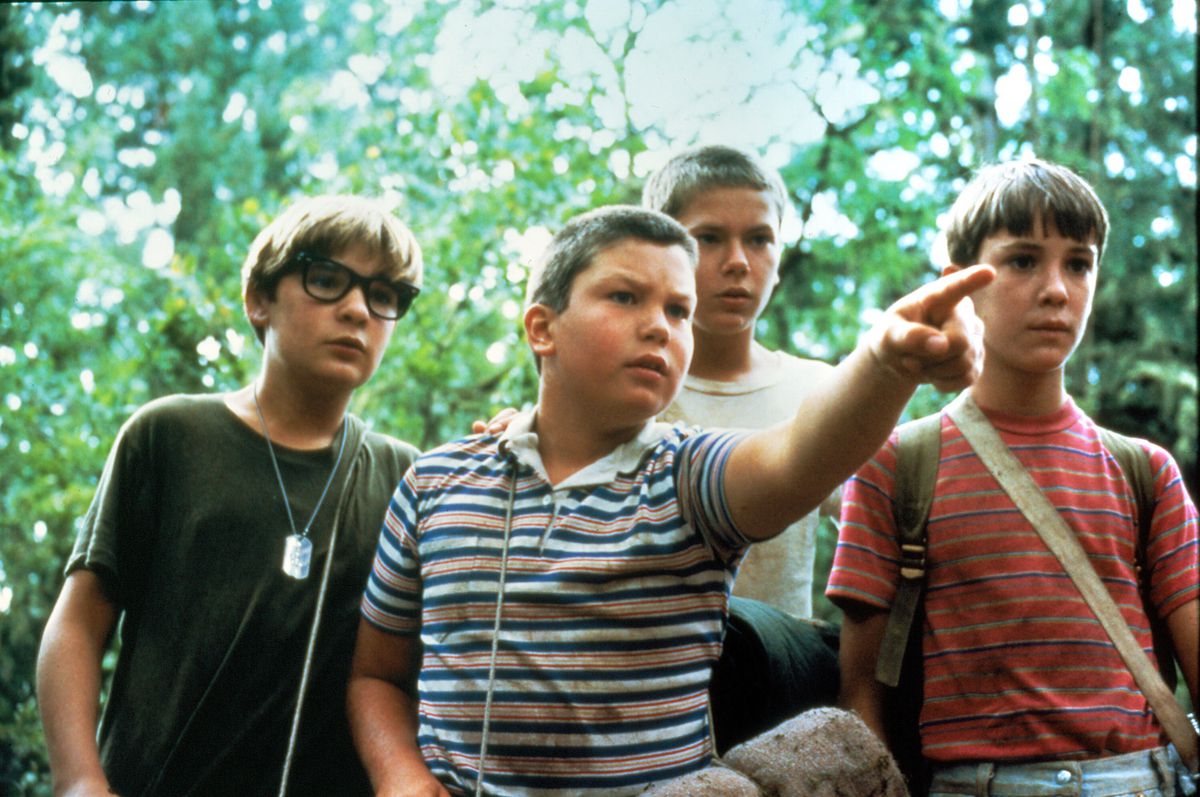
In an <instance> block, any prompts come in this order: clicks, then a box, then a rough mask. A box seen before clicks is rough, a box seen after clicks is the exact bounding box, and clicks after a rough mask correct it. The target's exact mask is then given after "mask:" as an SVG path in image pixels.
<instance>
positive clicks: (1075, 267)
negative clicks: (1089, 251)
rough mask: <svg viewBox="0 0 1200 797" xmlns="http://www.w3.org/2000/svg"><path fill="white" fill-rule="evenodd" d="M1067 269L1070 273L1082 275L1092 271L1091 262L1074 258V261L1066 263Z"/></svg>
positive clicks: (1084, 258)
mask: <svg viewBox="0 0 1200 797" xmlns="http://www.w3.org/2000/svg"><path fill="white" fill-rule="evenodd" d="M1067 268H1069V269H1070V270H1071V271H1075V272H1079V273H1081V274H1084V273H1087V272H1088V271H1091V270H1092V261H1091V260H1089V259H1087V258H1086V257H1079V258H1075V259H1074V260H1070V261H1068V262H1067Z"/></svg>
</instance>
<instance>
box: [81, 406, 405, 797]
mask: <svg viewBox="0 0 1200 797" xmlns="http://www.w3.org/2000/svg"><path fill="white" fill-rule="evenodd" d="M350 424H351V426H350V427H349V428H350V432H349V435H348V437H347V442H346V453H345V457H344V459H343V461H342V464H341V466H340V467H339V469H338V476H337V477H336V478H335V480H334V482H333V484H332V486H331V487H330V489H329V495H328V496H327V497H326V499H325V503H324V504H323V505H322V507H321V510H320V513H319V515H318V516H317V518H316V520H315V522H314V523H313V526H312V530H311V532H310V534H309V536H310V538H311V539H312V541H313V558H312V568H311V572H310V574H309V576H308V578H307V579H306V580H303V581H297V580H295V579H292V578H289V577H288V576H286V575H284V573H283V572H282V570H281V569H280V566H281V562H282V559H283V546H284V540H285V538H286V537H287V536H288V535H289V534H290V533H291V528H290V526H289V525H288V519H287V512H286V510H285V508H284V505H283V498H282V496H281V495H280V491H279V485H278V481H277V479H276V476H275V472H274V470H273V468H272V465H271V459H270V456H269V454H268V452H267V445H266V442H265V440H264V439H263V438H262V437H261V436H260V435H258V434H256V433H255V432H254V431H252V430H251V429H249V428H248V427H247V426H245V424H243V423H242V422H241V421H240V420H238V419H237V418H236V417H235V416H234V415H233V413H232V412H230V410H229V409H228V408H227V407H226V406H225V405H224V403H223V401H222V399H221V397H219V396H172V397H168V398H164V399H159V400H157V401H154V402H151V403H150V404H147V405H146V406H145V407H143V408H142V409H141V410H139V411H138V412H137V413H136V414H135V415H134V416H133V417H132V418H131V419H130V420H129V422H128V423H126V425H125V426H124V428H123V429H122V430H121V433H120V435H119V437H118V439H117V442H116V444H115V445H114V446H113V450H112V452H111V453H110V455H109V459H108V462H107V464H106V466H105V469H104V474H103V476H102V477H101V480H100V485H99V487H98V489H97V492H96V497H95V499H94V500H93V503H92V506H91V508H90V509H89V510H88V513H87V515H86V517H85V518H84V522H83V527H82V529H81V531H80V534H79V538H78V540H77V541H76V545H75V551H74V553H73V554H72V556H71V558H70V561H69V562H68V564H67V572H68V573H69V572H71V571H73V570H75V569H78V568H86V569H89V570H92V571H94V572H96V573H97V574H98V575H99V577H100V578H101V580H102V583H103V584H104V585H105V589H106V590H107V591H108V592H109V594H110V596H111V597H112V598H113V600H114V601H115V602H116V604H117V606H118V607H119V609H120V610H121V611H122V612H123V615H122V619H121V625H120V639H121V648H120V655H119V658H118V661H117V666H116V672H115V674H114V677H113V681H112V684H111V687H110V690H109V695H108V700H107V702H106V704H105V707H104V714H103V717H102V719H101V722H100V746H101V757H102V760H103V762H104V767H105V771H106V772H107V774H108V777H109V780H110V782H111V784H112V786H113V788H114V789H115V790H116V791H117V792H118V793H120V794H122V795H125V796H126V797H133V796H134V795H143V794H161V795H183V794H196V795H216V794H221V795H224V794H237V795H256V794H275V793H276V792H277V791H278V788H279V779H280V775H281V772H282V768H283V760H284V752H285V748H286V744H287V738H288V734H289V732H290V726H291V716H292V711H293V708H294V705H295V698H296V693H297V688H298V685H299V679H300V672H301V668H302V665H303V660H304V652H305V649H306V646H307V642H308V634H309V629H310V627H311V623H312V614H313V610H314V607H315V604H316V597H317V591H318V589H319V586H320V580H321V574H322V571H323V568H324V565H325V560H326V556H327V553H328V549H329V539H330V532H331V527H332V523H333V519H334V517H335V515H336V514H337V512H338V506H339V504H341V505H342V508H341V514H340V528H339V532H338V539H337V543H336V555H335V557H334V565H333V570H332V572H331V574H330V581H329V587H328V593H327V595H326V598H325V607H324V610H323V613H322V614H323V616H322V620H321V631H320V636H319V637H318V641H317V647H316V651H315V654H314V658H313V670H312V675H311V680H310V684H309V688H308V694H307V697H306V699H305V703H304V710H303V720H302V725H301V732H300V737H299V741H298V744H297V749H296V752H295V755H294V759H293V765H292V767H293V768H292V774H291V777H290V779H289V794H294V795H304V794H312V795H318V794H319V795H328V794H338V795H341V794H356V793H369V788H368V786H367V782H366V780H365V776H364V775H363V773H362V769H361V765H360V764H359V762H358V759H357V756H356V755H355V753H354V750H353V747H352V745H351V743H350V737H349V731H348V728H347V726H346V721H345V684H346V678H347V674H348V672H349V663H350V656H351V653H352V649H353V640H354V632H355V629H356V628H357V623H358V604H359V599H360V598H361V595H362V590H363V586H364V584H365V581H366V578H367V575H368V573H369V571H370V567H371V561H372V557H373V554H374V550H375V545H376V542H377V540H378V535H379V528H380V525H381V523H382V520H383V516H384V513H385V511H386V509H387V503H388V500H389V499H390V497H391V494H392V492H393V490H394V489H395V487H396V485H397V483H398V482H399V481H400V479H401V477H402V476H403V474H404V471H405V469H406V468H407V467H408V465H409V464H410V463H411V461H412V459H413V457H414V456H415V455H416V453H417V452H416V449H414V448H413V447H411V446H409V445H407V444H404V443H401V442H399V441H396V440H393V439H391V438H388V437H385V436H383V435H379V434H375V433H371V432H366V431H365V430H364V429H363V427H362V423H361V422H360V421H358V420H357V419H354V418H351V419H350ZM360 438H361V439H362V442H363V444H362V446H361V447H358V448H357V449H356V447H355V445H354V444H355V442H356V441H357V440H359V439H360ZM275 452H276V455H277V457H278V460H279V467H280V470H281V471H282V474H283V480H284V484H285V485H286V487H287V494H288V498H289V499H290V501H291V505H292V513H293V516H294V517H295V519H296V525H297V527H298V528H303V526H304V524H305V523H306V522H307V520H308V518H309V516H310V514H311V513H312V510H313V506H314V505H315V504H316V501H317V499H318V497H319V496H320V494H321V489H322V488H323V487H324V485H325V480H326V479H327V478H328V476H329V472H330V469H331V467H332V466H333V463H334V460H335V458H336V455H337V441H336V440H335V444H334V446H333V447H331V448H329V449H325V450H322V451H315V452H302V451H293V450H289V449H286V448H283V447H281V446H276V447H275ZM343 495H344V496H345V497H344V498H343Z"/></svg>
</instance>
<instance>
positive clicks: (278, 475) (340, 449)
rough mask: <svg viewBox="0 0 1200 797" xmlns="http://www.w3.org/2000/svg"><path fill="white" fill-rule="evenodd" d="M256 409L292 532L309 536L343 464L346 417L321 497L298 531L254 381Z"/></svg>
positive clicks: (299, 535)
mask: <svg viewBox="0 0 1200 797" xmlns="http://www.w3.org/2000/svg"><path fill="white" fill-rule="evenodd" d="M254 411H255V412H257V413H258V422H259V423H260V424H262V431H263V437H264V438H266V440H267V453H269V454H270V455H271V465H273V466H274V468H275V478H276V479H278V480H279V492H280V494H281V495H282V496H283V508H284V509H286V510H287V518H288V525H289V526H291V527H292V534H294V535H296V536H298V537H307V536H308V531H309V529H311V528H312V524H313V521H314V520H316V519H317V513H318V512H320V511H321V506H322V505H323V504H324V503H325V496H326V495H327V494H328V493H329V485H331V484H333V477H334V476H336V475H337V470H338V465H341V464H342V454H343V453H345V451H346V427H348V426H349V424H348V423H346V418H345V417H344V416H343V417H342V442H341V444H340V445H339V446H338V453H337V459H336V460H334V462H333V467H332V468H331V469H330V470H329V478H328V479H326V480H325V487H324V489H322V490H321V497H320V498H318V499H317V505H316V506H314V507H313V511H312V514H311V515H309V517H308V522H307V523H305V524H304V531H302V532H298V531H296V520H295V518H293V517H292V502H291V501H289V500H288V494H287V488H286V487H284V486H283V473H281V472H280V470H279V460H277V459H276V458H275V447H274V446H273V445H271V435H269V434H268V433H267V420H266V418H264V417H263V412H262V407H260V406H259V405H258V383H257V382H255V383H254Z"/></svg>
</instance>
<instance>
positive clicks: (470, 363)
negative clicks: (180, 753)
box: [0, 0, 1198, 794]
mask: <svg viewBox="0 0 1200 797" xmlns="http://www.w3.org/2000/svg"><path fill="white" fill-rule="evenodd" d="M685 5H686V6H687V7H686V9H685V8H684V6H685ZM1038 5H1040V6H1042V9H1041V10H1040V11H1039V12H1038V13H1035V14H1033V15H1032V16H1030V18H1029V19H1028V20H1026V21H1022V20H1021V19H1019V18H1018V17H1013V16H1012V15H1011V9H1014V8H1017V9H1027V7H1026V6H1022V5H1020V4H1013V3H1000V2H993V1H991V0H976V1H975V2H974V3H971V4H963V3H959V4H957V7H958V11H957V12H955V15H954V16H946V13H949V12H946V11H944V9H946V8H953V7H955V4H953V3H938V4H932V3H930V4H915V5H914V4H908V5H905V4H898V3H874V2H859V1H854V2H844V3H819V2H805V1H804V0H797V1H796V2H783V0H753V1H751V0H747V2H746V3H741V4H737V5H736V6H735V5H732V4H721V3H715V4H713V5H712V6H711V7H710V6H705V5H704V4H683V3H680V2H667V1H666V0H630V2H628V3H606V2H599V1H598V0H593V2H581V3H534V4H520V3H504V4H500V3H487V2H472V0H454V1H453V2H420V1H419V0H414V2H411V3H399V4H393V3H386V4H385V3H382V2H355V3H333V2H330V1H329V0H306V2H304V3H293V2H286V3H285V2H273V3H272V2H265V1H263V2H253V3H252V2H246V1H245V0H242V1H241V2H223V1H218V0H193V1H192V2H186V3H184V2H178V3H149V2H130V3H124V2H116V3H58V4H45V5H39V4H31V5H5V6H0V138H3V139H4V140H5V141H6V142H7V143H5V144H4V145H3V146H4V147H5V148H6V150H7V152H8V154H7V155H5V156H3V160H0V257H2V260H0V262H3V263H4V264H5V265H4V275H5V279H4V280H3V281H2V282H0V401H3V402H4V410H3V414H2V415H0V469H2V470H0V472H3V473H4V474H5V479H4V481H3V482H2V483H0V501H2V502H3V508H4V512H3V516H2V518H0V792H7V791H12V792H15V793H29V794H34V793H44V792H46V790H47V783H48V781H47V777H46V765H45V760H44V752H43V750H42V743H41V737H40V728H39V727H38V724H37V718H36V711H35V705H34V701H33V685H32V678H33V666H34V664H33V663H34V658H35V655H36V646H37V641H38V637H39V636H40V633H41V627H42V625H43V624H44V622H45V619H46V616H47V614H48V612H49V610H50V607H51V605H52V603H53V599H54V596H55V595H56V593H57V591H58V588H59V586H60V584H61V576H60V573H61V567H62V563H63V561H64V559H65V556H66V554H67V552H68V550H69V549H70V547H71V543H72V540H73V537H74V530H75V523H76V519H77V518H78V517H80V516H81V515H82V514H83V512H84V511H85V509H86V507H87V503H88V501H89V500H90V496H91V491H92V489H93V486H94V484H95V481H96V478H97V476H98V474H99V472H100V470H101V468H102V465H103V460H104V457H105V454H106V451H107V449H108V446H109V445H110V443H111V441H112V439H113V437H114V436H115V434H116V432H117V430H118V428H119V427H120V424H121V423H122V421H123V420H124V419H125V418H126V417H128V415H129V414H130V413H131V412H132V410H133V409H134V408H135V407H137V406H138V405H140V404H142V403H144V402H145V401H146V400H148V399H149V398H152V397H154V396H158V395H162V394H164V393H169V392H177V391H210V390H221V389H227V388H230V387H233V386H236V385H239V384H244V383H245V381H246V380H248V379H249V378H251V375H252V374H253V373H254V371H255V369H256V359H257V356H258V349H257V344H256V341H255V339H254V337H253V334H252V332H251V331H250V328H249V325H248V324H247V323H246V322H245V321H244V319H243V315H242V309H241V304H240V297H239V279H238V270H239V267H240V264H241V261H242V258H243V256H244V254H245V251H246V248H247V245H248V244H249V242H250V240H251V239H252V237H253V235H254V234H255V232H257V230H258V229H260V228H261V227H262V226H263V225H264V224H265V223H266V222H267V221H268V220H269V219H270V218H271V217H273V216H274V215H275V214H276V213H277V212H278V211H279V210H280V209H281V208H282V207H283V206H284V205H286V203H287V202H288V201H289V200H290V199H291V198H293V197H296V196H299V195H305V194H313V193H328V192H345V191H354V192H363V193H369V194H376V195H385V196H388V197H390V198H392V199H394V200H395V202H396V204H397V208H398V213H399V214H400V215H401V217H402V218H404V219H405V220H406V221H408V222H409V224H410V225H411V226H412V227H413V229H414V230H415V231H416V233H417V235H418V238H419V240H420V241H421V243H422V246H423V248H424V250H425V254H426V262H427V274H426V280H425V289H424V290H423V292H422V294H421V296H420V298H419V299H418V301H417V303H416V305H415V307H414V309H413V312H412V313H411V314H410V315H409V316H408V317H406V318H405V320H404V321H403V322H402V323H401V324H400V325H399V327H398V328H397V330H396V333H395V335H394V337H393V342H392V345H391V349H390V350H389V354H388V356H387V358H386V359H385V361H384V364H383V367H382V368H381V369H380V371H379V373H378V374H377V375H376V377H375V378H374V379H373V380H372V382H371V383H370V384H369V385H368V386H366V387H365V388H364V389H362V390H361V391H360V392H359V394H358V396H357V397H356V400H355V409H356V411H358V412H359V413H360V414H362V415H363V416H364V417H366V418H367V419H368V420H370V421H371V422H373V423H374V424H375V425H376V426H377V427H378V428H381V429H384V430H386V431H388V432H391V433H393V434H396V435H397V436H399V437H402V438H405V439H408V440H411V441H412V442H414V443H416V444H418V445H421V446H426V447H427V446H430V445H433V444H435V443H437V442H440V441H442V440H445V439H448V438H451V437H455V436H458V435H460V434H462V433H464V432H465V431H466V430H467V429H468V428H469V424H470V422H471V421H472V420H473V419H475V418H478V417H488V416H490V415H491V414H492V413H493V412H494V411H495V410H497V409H499V408H500V407H504V406H510V405H521V404H522V403H526V402H530V401H532V400H533V399H534V398H535V384H536V381H535V378H534V374H533V369H532V367H531V363H530V358H529V356H528V353H527V352H526V350H525V346H524V343H523V341H522V339H521V335H520V329H519V323H518V313H519V307H520V303H521V297H522V287H523V284H522V283H523V280H524V277H525V275H526V273H527V268H528V257H529V255H530V250H531V249H534V248H536V247H535V246H534V244H535V242H536V241H537V240H538V228H546V229H549V230H553V229H555V228H557V226H558V225H559V224H561V222H562V221H563V220H564V219H565V218H567V217H568V216H570V215H572V214H573V213H575V212H577V211H579V210H582V209H585V208H589V207H592V206H594V205H597V204H600V203H605V202H615V201H622V202H631V201H636V200H637V196H638V189H639V188H640V180H641V177H643V176H644V174H645V173H646V170H647V169H648V168H650V167H651V166H652V165H653V164H654V163H656V162H658V160H660V159H661V156H662V155H663V153H664V152H666V151H669V150H673V149H676V148H679V147H682V146H685V145H687V144H690V143H694V142H697V141H713V140H718V139H720V140H726V141H730V142H732V143H737V144H742V145H747V146H752V147H755V148H758V149H759V150H761V151H763V152H765V153H767V154H768V155H769V157H770V159H771V160H772V162H774V163H777V164H778V165H779V166H780V167H781V171H782V172H783V175H784V177H785V180H786V182H787V184H788V186H789V188H790V190H791V192H792V198H793V202H794V205H795V210H796V221H797V224H796V225H795V226H796V228H797V229H798V237H796V239H795V240H794V241H793V242H790V244H789V246H788V247H787V249H786V251H785V253H784V265H783V268H782V271H781V282H780V285H779V287H778V288H777V292H776V296H775V298H774V299H773V301H772V303H771V305H770V307H769V308H768V311H767V313H766V314H765V315H764V317H763V319H762V320H761V322H760V336H761V337H762V339H763V340H764V341H765V342H766V343H768V344H769V345H772V346H776V347H782V348H785V349H788V350H791V351H795V352H797V353H800V354H807V355H809V356H817V357H820V358H823V359H828V360H831V361H833V360H836V359H838V358H839V357H841V356H843V355H844V354H845V353H847V352H848V351H849V350H850V349H851V348H852V346H853V345H854V342H855V340H856V338H857V335H858V334H859V332H860V330H861V329H862V328H863V326H864V324H865V323H867V322H868V321H869V318H870V313H871V311H872V309H873V308H878V307H883V306H886V305H887V304H888V303H890V302H891V301H892V300H894V299H895V298H897V297H899V296H900V295H902V294H903V293H905V292H907V291H908V290H909V289H911V287H912V286H913V285H914V284H915V283H917V282H920V281H923V280H926V279H928V278H930V277H932V276H933V275H934V274H936V273H937V270H938V268H939V264H938V262H937V261H936V259H934V258H932V257H931V254H930V253H931V251H933V250H934V249H935V241H936V237H937V218H938V214H940V213H941V212H943V211H944V210H945V209H946V208H947V207H948V206H949V204H950V202H951V201H952V199H953V196H954V194H955V192H956V191H957V190H958V189H959V188H961V186H962V183H963V181H964V180H965V179H966V178H967V177H968V176H969V174H970V173H971V171H972V170H973V169H974V168H975V167H977V166H978V165H980V164H982V163H984V162H988V161H992V160H996V159H998V158H1009V157H1015V156H1019V155H1020V154H1022V153H1035V154H1037V155H1039V156H1041V157H1045V158H1049V159H1052V160H1057V161H1061V162H1064V163H1067V164H1069V165H1071V166H1073V167H1074V168H1076V169H1077V170H1079V171H1080V172H1081V173H1083V174H1084V175H1085V176H1087V177H1088V178H1089V179H1091V180H1092V181H1093V182H1094V184H1095V185H1096V186H1097V189H1098V191H1099V193H1100V195H1101V197H1102V198H1103V199H1104V200H1105V202H1106V204H1107V206H1108V208H1109V210H1110V213H1111V215H1112V230H1111V233H1110V236H1109V240H1108V246H1107V250H1106V253H1105V256H1104V264H1103V267H1102V269H1101V278H1100V290H1099V292H1098V294H1097V297H1096V303H1095V309H1094V313H1093V316H1094V323H1093V329H1092V332H1091V334H1090V335H1089V337H1088V339H1087V340H1086V341H1085V343H1084V345H1083V346H1082V347H1081V349H1080V351H1079V352H1077V354H1076V355H1075V357H1074V359H1073V361H1072V363H1071V366H1070V371H1069V383H1070V384H1069V386H1070V389H1071V391H1072V393H1073V395H1075V397H1076V398H1077V400H1078V401H1079V403H1080V404H1081V405H1082V406H1083V407H1084V408H1085V409H1086V410H1088V411H1089V412H1091V413H1093V414H1094V415H1095V416H1096V417H1097V418H1098V420H1100V421H1101V422H1102V423H1105V424H1107V425H1110V426H1113V427H1115V428H1117V429H1121V430H1124V431H1130V432H1135V433H1138V434H1142V435H1144V436H1147V437H1149V438H1151V439H1153V440H1155V441H1157V442H1159V443H1161V444H1163V445H1165V446H1167V447H1168V448H1169V449H1171V451H1172V452H1173V453H1174V454H1175V456H1176V458H1177V459H1179V461H1180V462H1181V464H1182V465H1183V467H1184V471H1185V475H1186V479H1187V482H1188V485H1189V487H1190V489H1191V491H1192V493H1193V494H1196V488H1197V466H1196V452H1197V449H1198V445H1197V439H1196V429H1197V409H1196V371H1195V360H1196V324H1195V319H1196V294H1197V285H1196V247H1195V241H1196V229H1195V194H1196V186H1195V151H1196V134H1195V129H1194V118H1195V108H1194V102H1195V96H1196V92H1195V63H1194V61H1195V57H1194V56H1195V54H1194V49H1193V33H1192V32H1189V31H1179V30H1177V29H1176V28H1175V22H1174V20H1173V19H1172V16H1171V10H1172V7H1171V4H1169V3H1166V2H1151V0H1146V2H1145V3H1143V4H1142V5H1143V6H1144V7H1145V18H1144V19H1138V20H1134V19H1132V18H1131V17H1130V15H1129V14H1130V12H1129V10H1128V9H1127V7H1126V5H1125V4H1118V3H1111V2H1102V3H1095V2H1088V3H1084V2H1081V1H1079V0H1071V1H1070V2H1062V3H1054V4H1050V3H1045V4H1038ZM1097 10H1098V11H1099V15H1098V16H1095V15H1094V14H1095V13H1096V11H1097ZM685 12H686V13H685ZM694 20H696V21H694ZM1014 23H1017V24H1014ZM688 25H695V27H693V28H688V27H687V26H688ZM1193 25H1194V22H1193ZM697 53H698V54H699V55H697ZM713 62H716V63H717V64H718V65H719V67H720V68H719V69H716V70H713V69H711V68H710V67H711V65H712V63H713ZM681 65H683V66H681ZM1131 69H1133V70H1136V75H1135V74H1134V73H1132V72H1130V70H1131ZM72 70H74V71H72ZM80 70H83V71H84V73H85V74H86V76H87V83H86V85H84V84H81V83H80V82H79V81H78V80H76V81H75V82H71V80H69V79H66V78H64V77H63V75H70V74H75V75H76V77H78V74H79V72H80ZM1021 70H1025V72H1026V74H1032V75H1033V76H1034V80H1033V83H1032V86H1031V95H1030V100H1029V102H1028V103H1027V104H1026V105H1025V106H1023V108H1022V109H1021V110H1020V112H1019V113H1016V114H1015V115H1014V116H1012V117H1011V118H1010V117H1009V116H1007V115H1006V114H1001V113H999V112H998V110H997V105H996V100H997V98H998V97H999V96H1000V95H1001V93H1002V92H1001V91H1000V87H1002V86H1004V85H1007V83H1006V81H1008V80H1009V79H1010V78H1011V76H1012V74H1013V73H1014V72H1019V71H1021ZM1135 78H1136V79H1135ZM764 98H781V99H779V100H778V102H775V103H773V104H772V103H767V102H766V100H765V99H764ZM656 159H657V160H656ZM152 232H155V233H156V234H159V236H160V237H161V233H168V234H169V239H170V241H171V242H172V246H173V251H172V253H171V255H170V257H168V258H165V260H158V261H156V260H155V258H154V257H153V253H152V252H146V253H145V259H146V262H150V263H151V265H153V266H154V267H153V268H148V267H146V266H145V265H143V259H144V253H143V247H145V245H146V243H147V241H149V240H150V235H151V233H152ZM943 400H944V397H942V396H938V395H937V394H936V393H934V392H933V391H932V390H922V391H920V392H919V393H918V395H917V397H916V398H915V399H914V401H913V402H912V403H911V404H910V408H909V409H910V414H912V415H918V414H924V413H925V412H928V411H931V410H933V409H935V408H936V407H937V406H939V405H940V403H941V402H942V401H943ZM833 538H834V531H833V528H832V525H831V524H824V525H823V527H822V531H821V540H822V550H821V552H820V554H819V558H818V561H819V562H820V563H821V564H820V565H819V571H820V572H819V575H820V573H823V572H824V570H823V568H824V567H827V563H828V561H829V549H830V547H831V544H832V540H833ZM818 580H820V578H819V579H818ZM818 606H819V607H821V608H820V611H821V612H823V613H825V614H826V616H833V615H834V614H835V613H834V610H833V609H832V607H830V606H828V604H823V603H821V602H820V601H818Z"/></svg>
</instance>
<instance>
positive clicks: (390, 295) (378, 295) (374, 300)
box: [370, 282, 400, 310]
mask: <svg viewBox="0 0 1200 797" xmlns="http://www.w3.org/2000/svg"><path fill="white" fill-rule="evenodd" d="M370 290H371V304H372V305H374V306H375V307H383V308H386V309H389V310H392V309H395V308H396V307H397V306H398V305H399V304H400V297H399V295H398V294H397V293H396V289H395V288H393V287H392V286H391V285H388V284H387V283H386V282H374V283H372V284H371V286H370Z"/></svg>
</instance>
